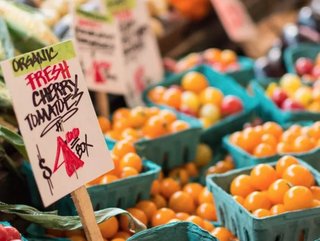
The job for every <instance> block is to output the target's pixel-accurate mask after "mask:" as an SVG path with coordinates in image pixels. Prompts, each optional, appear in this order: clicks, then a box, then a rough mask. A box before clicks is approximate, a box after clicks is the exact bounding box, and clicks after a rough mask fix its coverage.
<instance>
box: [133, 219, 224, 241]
mask: <svg viewBox="0 0 320 241" xmlns="http://www.w3.org/2000/svg"><path fill="white" fill-rule="evenodd" d="M168 240H175V241H199V240H201V241H218V240H217V239H216V238H215V237H213V236H212V235H211V234H209V233H208V232H207V231H205V230H203V229H201V228H200V227H199V226H197V225H195V224H193V223H191V222H174V223H169V224H166V225H162V226H159V227H154V228H150V229H147V230H144V231H141V232H139V233H137V234H135V235H133V236H131V237H130V238H129V239H128V241H168Z"/></svg>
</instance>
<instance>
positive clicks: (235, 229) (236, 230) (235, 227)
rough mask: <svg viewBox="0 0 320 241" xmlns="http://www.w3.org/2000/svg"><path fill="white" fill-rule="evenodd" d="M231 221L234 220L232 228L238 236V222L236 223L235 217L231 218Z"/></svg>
mask: <svg viewBox="0 0 320 241" xmlns="http://www.w3.org/2000/svg"><path fill="white" fill-rule="evenodd" d="M231 222H232V227H233V228H232V230H233V234H234V235H236V236H238V229H237V224H236V221H234V219H231Z"/></svg>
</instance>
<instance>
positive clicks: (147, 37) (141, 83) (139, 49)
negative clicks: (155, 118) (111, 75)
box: [105, 0, 164, 106]
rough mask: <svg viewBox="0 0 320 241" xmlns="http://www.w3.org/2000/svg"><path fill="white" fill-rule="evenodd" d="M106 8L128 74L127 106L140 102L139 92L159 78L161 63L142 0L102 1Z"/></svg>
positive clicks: (144, 3) (161, 76)
mask: <svg viewBox="0 0 320 241" xmlns="http://www.w3.org/2000/svg"><path fill="white" fill-rule="evenodd" d="M105 4H106V6H107V8H106V9H107V11H109V12H110V13H111V14H112V16H113V17H114V19H115V24H116V25H117V27H118V29H119V32H120V33H119V34H120V39H121V44H122V53H123V56H124V57H123V58H124V65H125V71H126V73H127V74H128V86H127V87H128V91H127V94H126V96H125V97H126V100H127V103H128V105H130V106H135V105H139V104H143V102H142V100H141V93H142V92H143V90H144V89H145V88H146V87H147V86H148V85H149V84H151V83H156V82H158V81H160V80H161V79H162V78H163V73H164V72H163V66H162V61H161V56H160V53H159V48H158V46H157V40H156V38H155V36H154V34H153V33H152V30H151V29H150V26H149V23H150V20H149V15H148V10H147V8H146V2H145V1H142V0H141V1H140V0H138V1H137V0H120V1H119V0H105Z"/></svg>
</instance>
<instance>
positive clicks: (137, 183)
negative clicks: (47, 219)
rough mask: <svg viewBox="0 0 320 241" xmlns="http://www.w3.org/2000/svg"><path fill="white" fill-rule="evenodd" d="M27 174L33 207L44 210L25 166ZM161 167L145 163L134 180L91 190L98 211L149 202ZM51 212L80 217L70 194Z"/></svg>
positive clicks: (90, 188)
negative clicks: (153, 184) (144, 200)
mask: <svg viewBox="0 0 320 241" xmlns="http://www.w3.org/2000/svg"><path fill="white" fill-rule="evenodd" d="M22 171H23V173H24V174H25V175H26V176H27V182H28V186H29V189H30V192H31V196H32V197H33V200H32V204H33V205H34V206H35V207H37V208H42V202H41V198H40V195H39V191H38V189H37V186H36V183H35V180H34V177H33V174H32V171H31V166H30V165H29V164H26V163H25V164H24V165H23V169H22ZM160 171H161V168H160V167H159V166H158V165H156V164H154V163H153V162H151V161H147V160H145V161H143V170H142V172H141V173H140V174H139V175H137V176H133V177H127V178H123V179H119V180H117V181H114V182H111V183H109V184H103V185H95V186H91V187H88V193H89V195H90V197H91V202H92V205H93V208H94V210H100V209H104V208H108V207H118V208H123V209H126V208H129V207H132V206H134V205H135V204H136V203H137V201H138V200H142V199H148V198H149V197H150V189H151V185H152V182H153V180H155V179H157V178H158V175H159V173H160ZM50 209H52V210H54V209H56V210H58V212H59V214H60V215H76V214H77V211H76V208H75V206H74V204H73V202H72V199H71V197H70V195H68V196H66V197H64V198H62V199H61V200H59V201H58V202H56V203H55V204H53V205H52V206H50Z"/></svg>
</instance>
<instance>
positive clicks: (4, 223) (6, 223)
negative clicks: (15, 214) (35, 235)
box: [0, 221, 30, 241]
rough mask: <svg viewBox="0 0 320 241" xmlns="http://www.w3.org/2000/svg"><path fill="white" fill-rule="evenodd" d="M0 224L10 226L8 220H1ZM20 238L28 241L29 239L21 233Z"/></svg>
mask: <svg viewBox="0 0 320 241" xmlns="http://www.w3.org/2000/svg"><path fill="white" fill-rule="evenodd" d="M0 224H1V225H3V226H5V227H7V226H12V225H11V224H10V223H9V222H6V221H4V222H2V221H1V222H0ZM18 231H19V230H18ZM21 240H22V241H30V239H26V238H25V237H23V236H22V234H21Z"/></svg>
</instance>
